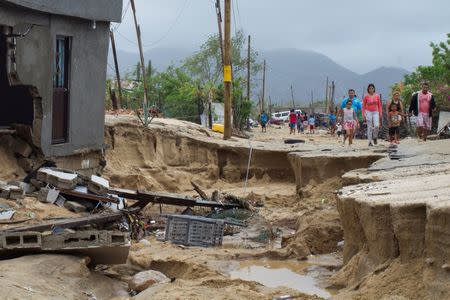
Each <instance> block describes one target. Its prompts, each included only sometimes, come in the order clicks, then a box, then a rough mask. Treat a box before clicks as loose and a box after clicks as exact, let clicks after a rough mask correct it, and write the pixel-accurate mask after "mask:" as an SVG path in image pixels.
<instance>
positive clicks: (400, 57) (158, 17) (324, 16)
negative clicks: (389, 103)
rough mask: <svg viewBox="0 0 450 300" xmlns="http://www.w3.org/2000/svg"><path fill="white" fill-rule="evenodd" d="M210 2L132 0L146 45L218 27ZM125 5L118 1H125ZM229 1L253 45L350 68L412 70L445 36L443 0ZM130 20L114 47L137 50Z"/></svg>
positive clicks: (177, 42) (192, 39)
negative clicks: (313, 55)
mask: <svg viewBox="0 0 450 300" xmlns="http://www.w3.org/2000/svg"><path fill="white" fill-rule="evenodd" d="M214 2H215V1H214V0H136V6H137V8H138V18H139V23H140V24H141V29H142V34H143V40H144V46H145V48H147V49H149V48H153V47H179V48H189V49H195V48H197V47H198V46H199V45H200V44H201V43H202V42H203V41H204V40H205V39H206V37H207V36H208V35H210V34H213V33H216V32H217V23H216V17H215V8H214ZM221 2H222V3H223V0H222V1H221ZM127 3H128V0H124V6H125V7H126V5H127ZM233 4H234V5H233V8H234V9H233V11H234V18H233V19H232V26H233V27H238V28H243V30H244V31H245V33H246V34H251V35H252V36H253V41H254V45H255V47H257V48H258V49H261V50H263V49H273V48H298V49H308V50H314V51H318V52H321V53H323V54H325V55H327V56H329V57H330V58H332V59H333V60H335V61H336V62H338V63H341V64H342V65H344V66H345V67H347V68H349V69H352V70H354V71H356V72H367V71H370V70H372V69H374V68H377V67H379V66H397V67H403V68H406V69H408V70H412V69H413V68H414V67H416V66H417V65H423V64H429V63H430V62H431V51H430V48H429V43H430V41H441V40H444V39H445V34H446V33H448V32H450V14H449V11H450V1H448V0H430V1H423V0H395V1H392V0H378V1H366V0H359V1H358V0H343V1H333V0H315V1H312V0H311V1H306V0H279V1H269V0H258V1H256V0H233ZM132 20H133V19H132V15H131V9H129V10H128V13H127V15H126V17H125V18H124V21H123V23H122V24H121V25H120V27H119V29H118V31H119V33H120V35H118V36H117V40H118V47H119V48H120V49H123V50H127V51H133V52H136V51H137V48H136V45H135V44H134V42H135V40H136V37H135V33H134V27H133V26H134V25H133V22H132ZM235 25H236V26H235ZM233 30H235V28H233ZM121 35H122V36H121ZM127 39H128V40H131V41H132V42H129V41H128V40H127Z"/></svg>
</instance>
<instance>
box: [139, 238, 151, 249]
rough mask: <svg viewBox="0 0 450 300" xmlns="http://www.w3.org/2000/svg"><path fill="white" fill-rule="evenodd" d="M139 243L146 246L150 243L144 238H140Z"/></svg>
mask: <svg viewBox="0 0 450 300" xmlns="http://www.w3.org/2000/svg"><path fill="white" fill-rule="evenodd" d="M139 243H141V244H142V245H144V246H147V247H150V246H151V243H150V242H149V241H148V240H146V239H142V240H140V241H139Z"/></svg>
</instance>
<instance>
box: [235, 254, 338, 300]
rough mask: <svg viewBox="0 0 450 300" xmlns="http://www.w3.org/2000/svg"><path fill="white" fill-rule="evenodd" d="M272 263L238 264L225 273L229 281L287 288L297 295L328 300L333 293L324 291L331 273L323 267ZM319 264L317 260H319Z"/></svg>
mask: <svg viewBox="0 0 450 300" xmlns="http://www.w3.org/2000/svg"><path fill="white" fill-rule="evenodd" d="M317 260H318V259H317V257H315V260H313V261H302V262H298V261H276V260H253V261H245V262H241V263H239V265H238V266H237V268H235V269H233V270H231V271H229V274H230V276H231V278H239V279H243V280H248V281H256V282H259V283H261V284H263V285H264V286H266V287H270V288H275V287H279V286H285V287H289V288H291V289H294V290H297V291H299V292H302V293H305V294H309V295H317V296H319V297H323V298H327V299H328V298H331V296H332V295H335V294H336V291H334V290H331V289H329V290H327V289H326V288H325V285H326V283H325V281H326V279H327V278H329V277H330V276H331V275H332V274H333V271H330V270H329V268H328V267H329V265H328V264H324V265H328V267H326V266H321V265H316V264H313V263H314V262H315V261H317ZM320 260H321V259H320Z"/></svg>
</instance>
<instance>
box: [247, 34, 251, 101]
mask: <svg viewBox="0 0 450 300" xmlns="http://www.w3.org/2000/svg"><path fill="white" fill-rule="evenodd" d="M251 39H252V37H251V36H250V35H249V36H248V50H247V100H248V101H250V63H251V62H250V49H251V48H250V45H251V44H250V43H251Z"/></svg>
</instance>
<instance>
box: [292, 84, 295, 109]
mask: <svg viewBox="0 0 450 300" xmlns="http://www.w3.org/2000/svg"><path fill="white" fill-rule="evenodd" d="M291 100H292V108H293V109H295V100H294V87H293V86H292V84H291Z"/></svg>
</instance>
